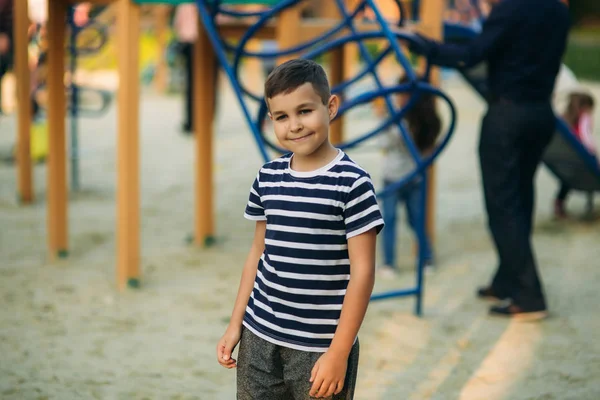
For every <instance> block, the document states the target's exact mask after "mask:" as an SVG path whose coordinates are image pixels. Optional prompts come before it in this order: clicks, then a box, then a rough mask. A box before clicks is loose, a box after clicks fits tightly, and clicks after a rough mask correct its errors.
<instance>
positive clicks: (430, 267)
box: [423, 261, 437, 274]
mask: <svg viewBox="0 0 600 400" xmlns="http://www.w3.org/2000/svg"><path fill="white" fill-rule="evenodd" d="M423 271H425V273H426V274H433V273H434V272H435V271H437V269H436V268H435V264H434V263H433V261H426V262H425V263H424V264H423Z"/></svg>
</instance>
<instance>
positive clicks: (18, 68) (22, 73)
mask: <svg viewBox="0 0 600 400" xmlns="http://www.w3.org/2000/svg"><path fill="white" fill-rule="evenodd" d="M27 9H28V5H27V1H16V2H15V4H14V10H13V12H14V28H13V29H14V34H13V37H14V43H11V46H13V48H14V49H15V50H14V54H15V72H16V77H17V107H18V109H17V110H18V111H17V132H18V133H17V141H16V142H17V149H18V153H17V154H16V163H17V181H18V188H17V196H18V199H19V201H20V202H21V203H31V202H32V201H33V177H32V172H33V171H32V165H31V155H30V154H31V152H30V137H31V135H30V132H31V101H30V97H29V95H30V92H31V89H30V88H31V82H30V74H29V61H28V51H27V48H28V44H29V43H28V42H29V41H28V38H27V28H28V25H29V17H28V12H27Z"/></svg>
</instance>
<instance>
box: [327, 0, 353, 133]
mask: <svg viewBox="0 0 600 400" xmlns="http://www.w3.org/2000/svg"><path fill="white" fill-rule="evenodd" d="M346 2H347V3H349V1H346ZM323 7H324V8H323V17H324V18H327V19H332V20H338V21H339V20H341V19H342V14H341V13H340V10H339V9H338V8H337V5H336V3H335V2H333V1H328V2H325V3H324V4H323ZM345 48H346V46H342V47H338V48H337V49H334V50H332V51H331V59H330V60H331V65H330V69H329V80H330V82H329V84H330V85H331V87H333V86H336V85H339V84H340V83H342V82H343V81H344V75H345V71H344V66H345V63H344V59H345V53H346V52H345ZM339 97H340V103H341V102H343V101H344V96H343V95H342V94H340V96H339ZM343 138H344V120H343V118H338V119H336V120H335V121H334V122H333V123H332V124H331V130H330V134H329V139H330V141H331V143H332V144H333V145H336V144H340V143H341V142H342V141H343Z"/></svg>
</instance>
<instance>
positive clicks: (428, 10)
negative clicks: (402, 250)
mask: <svg viewBox="0 0 600 400" xmlns="http://www.w3.org/2000/svg"><path fill="white" fill-rule="evenodd" d="M445 6H446V2H445V0H422V1H421V10H420V12H419V13H420V17H421V23H422V28H421V31H422V32H423V33H425V34H426V35H427V36H428V37H430V38H432V39H436V40H443V35H444V30H443V29H444V28H443V22H444V21H443V13H444V10H445V8H446V7H445ZM439 83H440V71H439V69H438V68H433V69H432V70H431V84H432V85H439ZM427 178H428V179H427V183H428V185H427V218H426V228H427V234H428V235H429V240H430V241H431V243H432V245H433V244H434V242H435V233H436V232H435V211H436V207H435V200H436V198H435V195H436V191H435V188H436V180H437V174H436V170H435V164H433V165H431V167H430V168H429V170H428V171H427Z"/></svg>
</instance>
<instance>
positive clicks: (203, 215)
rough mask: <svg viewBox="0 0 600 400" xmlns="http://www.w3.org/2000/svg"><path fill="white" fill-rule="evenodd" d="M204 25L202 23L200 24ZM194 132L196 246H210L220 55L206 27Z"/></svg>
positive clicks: (198, 56)
mask: <svg viewBox="0 0 600 400" xmlns="http://www.w3.org/2000/svg"><path fill="white" fill-rule="evenodd" d="M199 24H200V23H199ZM193 53H194V56H193V57H194V58H193V60H194V61H193V63H194V68H195V71H196V73H195V75H194V88H193V90H194V92H193V98H194V100H193V103H194V131H195V136H196V164H195V166H196V168H195V175H196V188H195V197H196V211H195V232H194V242H195V244H196V245H200V246H208V245H210V244H211V243H212V242H213V240H214V229H215V228H214V203H213V185H214V180H213V124H214V113H215V102H216V90H215V89H216V82H215V81H214V80H215V79H216V76H217V75H216V65H217V64H216V55H215V53H214V50H213V48H212V44H211V43H210V40H209V38H208V35H207V34H206V30H205V29H204V27H203V26H199V28H198V40H197V41H196V43H195V44H194V51H193Z"/></svg>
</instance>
